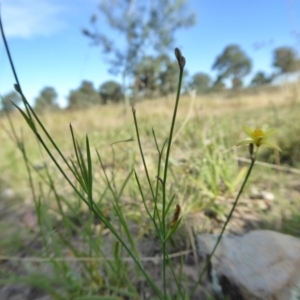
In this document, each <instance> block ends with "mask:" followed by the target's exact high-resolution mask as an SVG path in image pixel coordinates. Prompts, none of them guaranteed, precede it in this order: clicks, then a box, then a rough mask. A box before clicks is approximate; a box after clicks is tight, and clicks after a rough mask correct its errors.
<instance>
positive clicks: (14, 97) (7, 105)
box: [1, 91, 22, 112]
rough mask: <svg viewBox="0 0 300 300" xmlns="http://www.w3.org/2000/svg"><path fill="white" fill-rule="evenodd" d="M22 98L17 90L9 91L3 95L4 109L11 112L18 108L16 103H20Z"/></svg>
mask: <svg viewBox="0 0 300 300" xmlns="http://www.w3.org/2000/svg"><path fill="white" fill-rule="evenodd" d="M21 100H22V99H21V97H20V95H19V94H18V93H17V92H15V91H12V92H9V93H8V94H6V95H4V96H3V97H1V106H2V110H3V111H5V112H11V111H12V110H14V109H15V108H16V107H15V106H14V104H15V105H18V104H20V102H21Z"/></svg>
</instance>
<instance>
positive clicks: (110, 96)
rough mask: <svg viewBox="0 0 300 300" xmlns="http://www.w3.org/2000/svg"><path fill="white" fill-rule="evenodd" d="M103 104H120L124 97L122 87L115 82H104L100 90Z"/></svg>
mask: <svg viewBox="0 0 300 300" xmlns="http://www.w3.org/2000/svg"><path fill="white" fill-rule="evenodd" d="M99 93H100V96H101V98H102V103H103V104H106V103H107V102H108V101H111V102H114V103H117V102H120V101H121V100H122V99H123V98H124V95H123V93H122V86H121V85H120V84H119V83H118V82H116V81H113V80H109V81H106V82H104V83H103V84H102V85H101V86H100V89H99Z"/></svg>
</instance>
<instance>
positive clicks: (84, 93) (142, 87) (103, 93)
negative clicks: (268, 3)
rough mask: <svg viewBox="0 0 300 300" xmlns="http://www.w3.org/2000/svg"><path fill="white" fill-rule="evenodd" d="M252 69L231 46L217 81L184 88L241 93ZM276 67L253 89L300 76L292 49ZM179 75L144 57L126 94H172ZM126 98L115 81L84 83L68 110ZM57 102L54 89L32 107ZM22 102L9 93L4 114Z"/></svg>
mask: <svg viewBox="0 0 300 300" xmlns="http://www.w3.org/2000/svg"><path fill="white" fill-rule="evenodd" d="M251 67H252V63H251V59H250V58H249V57H248V56H247V55H246V53H245V52H244V51H243V50H242V49H241V48H240V47H239V46H238V45H229V46H227V47H225V49H224V50H223V51H222V52H221V54H219V55H218V56H217V57H216V59H215V61H214V63H213V65H212V69H213V70H215V71H217V76H216V78H215V79H214V80H213V79H212V78H211V76H209V75H208V74H206V73H203V72H198V73H196V74H194V75H193V76H192V77H191V78H190V79H189V80H187V81H186V82H185V88H186V89H187V90H190V89H195V90H196V91H197V93H198V94H205V93H209V92H219V91H222V90H224V89H226V85H225V83H224V81H225V80H230V81H231V87H230V88H231V89H233V90H235V89H241V88H243V86H244V83H243V79H244V77H245V76H246V75H248V74H249V73H250V72H251ZM273 67H274V72H273V73H272V74H269V75H267V74H265V72H263V71H258V72H257V73H256V74H254V76H253V78H252V80H251V82H250V87H257V86H263V85H268V84H270V83H272V82H273V81H274V79H275V78H277V77H278V76H279V75H287V74H292V73H295V72H299V71H300V59H299V57H298V56H297V53H296V51H295V50H294V49H293V48H290V47H280V48H277V49H275V50H274V53H273ZM177 73H178V72H177V62H175V61H174V60H172V59H170V57H168V56H167V55H165V54H164V55H160V56H157V57H153V56H145V58H144V59H143V60H142V61H141V62H140V63H138V64H137V65H136V67H135V70H134V72H133V74H134V76H133V77H132V78H133V80H132V83H131V85H129V87H128V89H127V93H128V95H129V97H130V99H132V100H135V101H137V100H139V99H151V98H157V97H161V96H167V95H169V94H173V93H175V92H176V88H177V80H178V78H177V76H178V74H177ZM124 97H125V94H124V90H123V87H122V85H121V84H120V83H118V82H116V81H113V80H109V81H106V82H104V83H103V84H101V85H100V87H99V88H98V90H97V89H96V88H95V87H94V84H93V83H92V82H89V81H83V82H82V83H81V85H80V86H79V87H78V88H77V89H75V90H71V91H70V93H69V95H68V97H67V103H68V104H67V109H83V108H88V107H91V106H93V105H105V104H107V103H109V102H110V103H119V102H122V101H123V100H124ZM57 98H58V95H57V92H56V91H55V89H54V88H53V87H45V88H44V89H42V90H41V92H40V94H39V95H38V96H37V97H36V98H35V99H34V104H33V106H34V108H35V110H36V111H38V112H49V111H55V110H58V109H60V108H59V105H58V103H57ZM20 102H21V98H20V96H19V94H18V93H16V92H14V91H12V92H9V93H8V94H6V95H4V96H3V97H1V110H2V111H6V112H10V111H12V110H14V109H15V106H14V104H15V105H18V104H20Z"/></svg>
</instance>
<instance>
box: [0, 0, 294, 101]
mask: <svg viewBox="0 0 300 300" xmlns="http://www.w3.org/2000/svg"><path fill="white" fill-rule="evenodd" d="M147 1H151V0H147ZM112 2H113V0H112ZM0 3H1V14H2V19H3V25H4V29H5V32H6V36H7V40H8V43H9V46H10V49H11V53H12V56H13V59H14V62H15V66H16V69H17V72H18V74H19V79H20V81H21V85H22V88H23V91H24V92H25V95H26V96H27V98H28V100H30V101H31V102H33V99H34V98H35V97H37V96H38V94H39V92H40V90H41V89H42V88H43V87H45V86H52V87H54V88H55V89H56V90H57V92H58V94H59V102H60V104H62V105H64V104H66V98H67V96H68V94H69V92H70V90H72V89H76V88H78V87H79V85H80V83H81V81H82V80H89V81H92V82H93V83H94V85H95V87H96V88H98V87H99V86H100V84H101V83H102V82H104V81H106V80H108V79H116V80H119V78H115V77H113V76H112V75H111V74H109V73H108V72H107V69H108V68H109V65H107V64H106V63H105V60H104V57H103V55H102V54H101V50H100V48H97V47H91V46H90V41H89V40H88V39H87V38H86V37H84V36H83V35H82V34H81V29H82V28H83V27H88V25H89V19H90V17H91V15H92V14H93V13H94V12H95V11H96V10H97V5H98V3H99V1H98V0H0ZM189 5H190V9H191V10H193V11H195V13H196V15H197V23H196V25H195V26H194V27H191V28H189V29H185V30H181V31H179V32H178V33H177V34H176V41H177V46H178V47H179V48H180V49H181V50H182V52H183V54H184V56H185V57H186V60H187V65H186V68H187V70H188V71H189V74H190V75H192V74H194V73H196V72H199V71H202V72H206V73H209V74H211V76H212V77H215V75H216V74H215V73H214V72H212V70H211V66H212V64H213V62H214V60H215V58H216V56H217V55H219V54H220V53H221V52H222V50H223V49H224V47H225V46H226V45H228V44H232V43H234V44H238V45H240V46H241V48H242V49H243V50H244V51H245V52H246V53H247V54H248V56H249V57H250V58H251V59H252V62H253V70H252V74H253V73H254V72H256V71H258V70H263V71H266V72H271V71H272V52H273V50H274V49H275V48H276V47H280V46H291V47H294V48H295V49H296V50H297V51H298V53H299V50H300V36H299V35H300V1H299V0H190V4H189ZM99 25H101V27H103V28H104V29H105V31H106V32H108V33H110V32H109V28H108V27H107V26H106V25H105V24H99ZM112 34H113V33H112ZM296 35H298V39H297V38H296ZM171 55H173V53H171ZM0 65H1V68H0V94H1V95H5V94H6V93H8V92H9V91H11V90H12V87H13V84H14V80H13V77H12V72H11V71H10V68H9V64H8V60H7V57H6V53H5V50H4V47H3V43H2V42H1V44H0ZM250 78H251V75H250V76H248V81H249V79H250Z"/></svg>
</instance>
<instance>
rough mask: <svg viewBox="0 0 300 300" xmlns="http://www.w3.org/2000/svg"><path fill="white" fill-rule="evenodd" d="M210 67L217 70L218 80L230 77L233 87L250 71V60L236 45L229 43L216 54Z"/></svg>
mask: <svg viewBox="0 0 300 300" xmlns="http://www.w3.org/2000/svg"><path fill="white" fill-rule="evenodd" d="M212 69H213V70H217V71H218V80H219V81H220V80H223V79H225V78H231V80H232V87H233V88H234V87H236V86H237V83H238V85H240V82H241V80H242V78H243V77H244V76H246V75H247V74H248V73H249V72H250V71H251V60H250V58H248V57H247V55H246V54H245V53H244V51H242V50H241V49H240V47H239V46H238V45H229V46H227V47H226V48H225V49H224V50H223V52H222V53H221V54H220V55H219V56H217V58H216V60H215V62H214V64H213V66H212Z"/></svg>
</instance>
